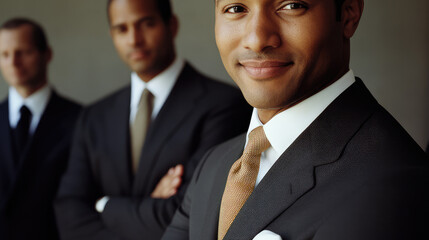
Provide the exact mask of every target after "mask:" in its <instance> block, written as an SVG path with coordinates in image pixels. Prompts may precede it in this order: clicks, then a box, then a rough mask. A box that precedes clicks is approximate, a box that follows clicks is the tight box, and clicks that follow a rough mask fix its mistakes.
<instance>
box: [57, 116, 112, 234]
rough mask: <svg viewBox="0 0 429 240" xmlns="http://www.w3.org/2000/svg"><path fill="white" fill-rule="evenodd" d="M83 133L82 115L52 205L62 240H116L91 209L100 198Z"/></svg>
mask: <svg viewBox="0 0 429 240" xmlns="http://www.w3.org/2000/svg"><path fill="white" fill-rule="evenodd" d="M85 133H86V129H85V112H84V113H83V114H82V115H81V117H80V119H79V121H78V123H77V126H76V130H75V134H74V138H73V143H72V149H71V153H70V159H69V165H68V168H67V171H66V173H65V175H64V176H63V179H62V181H61V184H60V188H59V190H58V194H57V199H56V201H55V204H54V207H55V214H56V218H57V225H58V229H59V232H60V236H61V239H65V240H67V239H80V240H85V239H93V240H94V239H100V240H101V239H104V240H118V239H120V238H119V237H118V236H116V235H115V233H113V232H112V231H110V230H109V229H107V228H106V227H105V225H104V224H103V222H102V220H101V218H100V215H99V214H98V213H97V212H96V211H95V208H94V204H95V201H96V200H97V199H98V198H100V197H102V196H101V193H100V190H99V187H98V186H97V184H96V181H95V180H94V177H93V173H92V171H91V168H90V166H89V164H90V163H89V156H88V151H87V145H86V144H85Z"/></svg>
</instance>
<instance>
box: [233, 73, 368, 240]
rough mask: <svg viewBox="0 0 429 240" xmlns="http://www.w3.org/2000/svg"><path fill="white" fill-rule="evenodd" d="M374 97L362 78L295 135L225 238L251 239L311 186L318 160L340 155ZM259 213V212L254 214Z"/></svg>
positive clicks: (332, 159) (327, 161) (322, 162)
mask: <svg viewBox="0 0 429 240" xmlns="http://www.w3.org/2000/svg"><path fill="white" fill-rule="evenodd" d="M376 106H377V103H376V101H375V99H373V97H372V96H371V94H370V93H369V91H368V90H367V89H366V88H365V87H364V85H363V83H362V82H361V81H360V80H357V82H356V83H354V84H353V85H352V86H351V87H350V88H348V89H347V90H346V91H345V92H344V93H343V94H341V95H340V96H339V97H338V98H337V99H336V100H335V101H334V102H333V103H331V105H330V106H328V108H327V109H325V111H324V112H323V113H322V114H321V115H320V116H319V117H318V118H317V119H316V120H315V121H314V122H313V123H312V124H311V125H310V126H309V127H308V128H307V129H306V130H305V131H304V132H303V133H302V134H301V135H300V136H299V137H298V138H297V139H296V141H295V142H294V143H293V144H292V145H291V146H290V147H289V148H288V149H287V150H286V151H285V152H284V153H283V154H282V156H281V157H280V158H279V159H278V160H277V162H276V163H275V164H274V165H273V167H272V168H271V169H270V171H269V172H268V173H267V175H266V176H265V177H264V178H263V179H262V181H261V182H260V184H259V185H258V186H257V187H256V188H255V190H254V192H253V193H252V195H251V196H250V197H249V199H248V200H247V202H246V203H245V205H244V206H243V208H242V209H241V211H240V212H239V214H238V215H237V217H236V219H235V221H234V222H233V224H232V225H231V227H230V229H229V231H228V233H227V235H226V236H225V239H236V238H240V239H251V238H253V237H254V236H255V235H256V234H258V233H259V232H261V231H262V230H264V229H265V227H266V226H267V225H268V224H269V223H270V222H272V221H273V220H274V219H275V218H276V217H277V216H279V215H280V214H281V213H282V212H284V211H286V210H287V209H288V208H289V207H290V206H291V205H292V204H294V203H295V202H296V201H297V200H298V199H299V198H300V197H302V196H303V195H304V194H306V193H307V192H309V191H311V189H312V188H314V187H315V184H316V183H315V182H314V179H315V175H314V174H315V173H317V166H321V165H326V164H330V163H333V162H335V161H336V160H338V159H339V157H340V155H341V153H342V151H343V149H344V147H345V145H346V144H347V143H348V141H349V140H350V139H351V138H352V137H353V135H354V134H355V133H356V131H358V129H359V127H360V126H361V125H362V124H363V122H364V121H365V120H366V119H367V118H368V117H369V116H370V115H371V114H372V113H373V112H374V109H375V107H376ZM256 216H257V217H256Z"/></svg>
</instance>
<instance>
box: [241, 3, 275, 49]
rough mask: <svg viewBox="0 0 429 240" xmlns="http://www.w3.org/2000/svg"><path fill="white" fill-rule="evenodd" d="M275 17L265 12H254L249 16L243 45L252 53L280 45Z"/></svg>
mask: <svg viewBox="0 0 429 240" xmlns="http://www.w3.org/2000/svg"><path fill="white" fill-rule="evenodd" d="M275 17H276V16H275V15H274V16H272V15H270V14H269V13H265V12H262V11H260V12H255V13H252V15H250V16H249V20H248V22H247V23H246V25H245V36H244V37H243V45H244V47H245V48H246V49H249V50H252V51H253V52H263V51H265V50H266V49H269V48H278V47H280V45H281V36H280V33H279V30H280V29H279V28H278V23H277V22H276V21H275V19H274V18H275Z"/></svg>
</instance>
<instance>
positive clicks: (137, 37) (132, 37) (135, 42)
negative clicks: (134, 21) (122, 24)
mask: <svg viewBox="0 0 429 240" xmlns="http://www.w3.org/2000/svg"><path fill="white" fill-rule="evenodd" d="M142 43H143V33H142V32H140V31H139V29H137V28H135V27H134V28H131V29H130V31H129V32H128V44H129V45H131V46H139V45H141V44H142Z"/></svg>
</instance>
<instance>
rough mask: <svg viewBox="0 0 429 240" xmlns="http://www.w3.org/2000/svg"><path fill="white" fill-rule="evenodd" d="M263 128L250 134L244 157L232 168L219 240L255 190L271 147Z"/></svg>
mask: <svg viewBox="0 0 429 240" xmlns="http://www.w3.org/2000/svg"><path fill="white" fill-rule="evenodd" d="M270 145H271V144H270V142H269V141H268V139H267V137H266V136H265V132H264V129H263V127H262V126H261V127H257V128H255V129H253V130H252V131H251V132H250V133H249V141H248V143H247V146H246V148H245V149H244V152H243V155H242V156H241V157H240V158H239V159H238V160H237V161H235V163H234V164H233V165H232V166H231V169H230V170H229V174H228V180H227V181H226V186H225V190H224V193H223V197H222V203H221V205H220V214H219V228H218V240H221V239H223V237H224V236H225V235H226V233H227V231H228V229H229V227H230V226H231V224H232V222H233V221H234V219H235V217H236V216H237V214H238V212H239V211H240V210H241V207H243V205H244V203H245V202H246V200H247V198H249V196H250V194H252V192H253V189H254V188H255V183H256V177H257V176H258V172H259V163H260V159H261V154H262V152H264V151H265V150H267V149H268V148H269V147H270Z"/></svg>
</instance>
